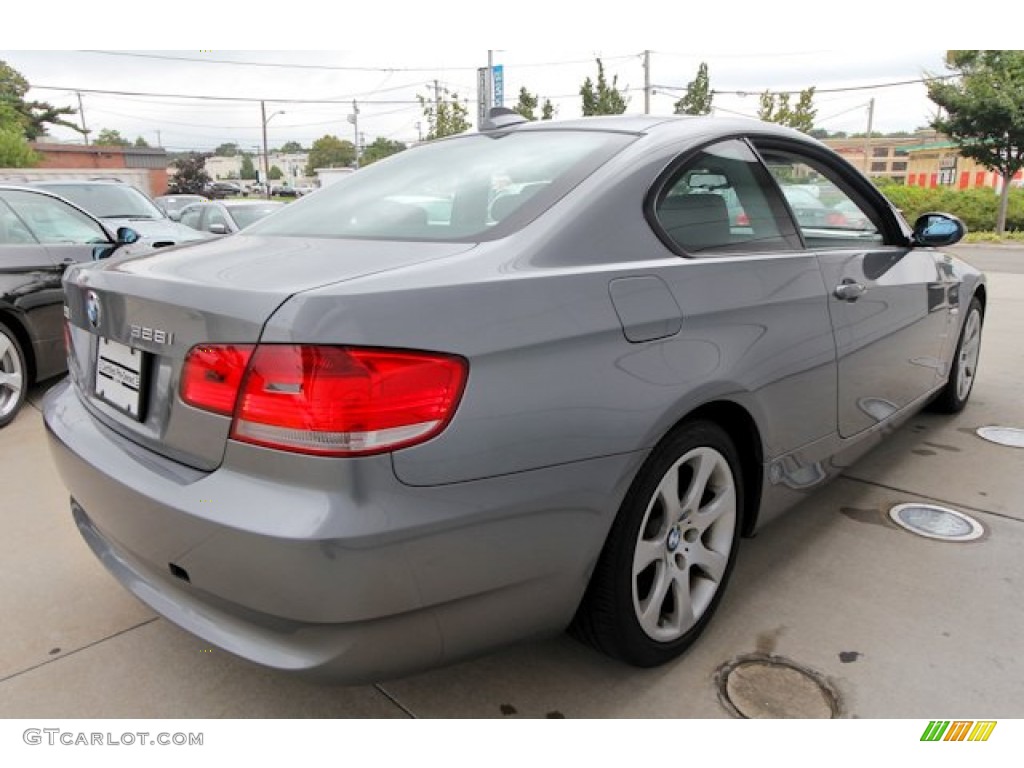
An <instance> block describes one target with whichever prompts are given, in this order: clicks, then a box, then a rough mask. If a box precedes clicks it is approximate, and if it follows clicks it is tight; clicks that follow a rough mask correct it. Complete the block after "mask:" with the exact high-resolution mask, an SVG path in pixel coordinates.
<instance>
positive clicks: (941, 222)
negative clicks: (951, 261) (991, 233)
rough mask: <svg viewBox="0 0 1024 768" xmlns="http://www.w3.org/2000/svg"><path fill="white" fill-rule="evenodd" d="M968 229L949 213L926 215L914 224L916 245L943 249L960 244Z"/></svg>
mask: <svg viewBox="0 0 1024 768" xmlns="http://www.w3.org/2000/svg"><path fill="white" fill-rule="evenodd" d="M966 234H967V227H966V226H965V225H964V223H963V222H962V221H960V219H958V218H957V217H956V216H953V215H952V214H949V213H925V214H922V215H921V216H920V217H919V218H918V220H917V221H916V222H914V245H922V246H925V247H927V248H943V247H945V246H949V245H955V244H956V243H959V242H960V241H961V240H962V239H963V237H964V235H966Z"/></svg>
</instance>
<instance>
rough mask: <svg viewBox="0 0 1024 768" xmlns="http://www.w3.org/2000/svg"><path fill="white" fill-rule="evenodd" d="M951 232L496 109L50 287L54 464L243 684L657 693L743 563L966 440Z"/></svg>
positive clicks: (718, 144) (852, 175)
mask: <svg viewBox="0 0 1024 768" xmlns="http://www.w3.org/2000/svg"><path fill="white" fill-rule="evenodd" d="M792 189H798V190H799V191H800V195H801V197H802V198H806V199H805V202H804V204H802V205H801V206H800V207H799V209H798V208H797V207H794V206H795V204H794V203H793V202H792V201H791V199H793V193H792V191H791V190H792ZM787 190H788V191H790V192H789V194H788V195H787ZM812 202H817V203H820V206H819V205H811V203H812ZM812 210H821V211H824V212H826V213H828V215H827V216H824V215H823V216H811V215H808V214H807V211H812ZM844 212H845V213H844ZM963 234H964V227H963V225H962V224H961V223H960V222H959V221H958V220H957V219H955V218H954V217H952V216H949V215H945V214H942V213H933V214H927V215H925V216H923V217H921V219H920V220H918V221H917V222H916V223H915V224H914V225H913V226H910V225H908V224H907V223H906V222H905V221H904V220H903V219H902V217H901V216H900V214H899V212H897V211H896V210H895V209H894V208H893V206H892V205H891V204H890V203H889V202H888V201H887V200H886V199H885V198H884V197H883V196H882V194H881V193H879V191H878V190H877V189H876V188H875V187H874V186H873V185H872V184H871V183H870V182H869V181H868V180H867V179H865V178H864V177H863V176H861V175H860V174H859V173H858V172H857V171H856V170H855V169H854V168H852V167H851V166H850V165H849V164H848V163H847V162H846V161H844V160H843V159H841V158H840V157H838V156H837V155H835V154H834V153H833V152H831V151H830V150H828V149H827V148H826V147H824V146H823V145H822V144H820V143H818V142H816V141H814V140H813V139H810V138H808V137H807V136H805V135H803V134H800V133H797V132H795V131H792V130H789V129H785V128H780V127H778V126H774V125H770V124H766V123H761V122H757V121H751V120H740V119H722V118H696V117H655V116H621V117H609V118H585V119H581V120H572V121H564V122H551V121H543V122H530V123H528V122H526V121H524V120H522V119H521V118H517V117H516V116H513V115H511V114H505V113H501V112H500V111H499V112H495V113H493V114H492V116H491V117H490V119H489V120H488V121H487V122H486V123H485V124H484V126H483V129H482V130H481V131H479V132H477V133H473V134H465V135H461V136H457V137H452V138H449V139H444V140H441V141H436V142H432V143H429V144H425V145H422V146H419V147H416V148H413V149H411V150H409V151H406V152H402V153H400V154H398V155H395V156H393V157H391V158H388V159H387V160H384V161H381V162H378V163H376V164H374V165H372V166H369V167H367V168H364V169H362V170H359V171H358V172H356V173H353V174H350V175H349V176H348V177H346V178H345V179H343V180H342V181H340V182H338V183H337V184H335V185H333V186H331V187H328V188H325V189H324V190H322V191H320V192H318V193H317V194H316V195H311V196H309V197H306V198H302V199H300V200H298V201H297V202H295V203H293V204H291V205H288V206H286V207H285V208H283V209H282V210H281V211H280V212H278V213H275V214H273V215H271V216H270V217H269V218H266V219H264V220H263V221H261V222H259V223H257V224H255V225H253V226H252V227H250V228H248V229H246V230H245V231H243V232H241V233H239V234H235V235H231V236H228V237H225V238H222V239H219V240H216V241H210V242H205V243H201V244H199V245H194V246H191V247H185V248H173V249H168V250H166V251H164V252H160V253H154V254H151V255H143V256H137V257H132V256H127V257H123V258H114V259H111V260H108V261H103V262H97V263H95V264H88V265H81V266H75V267H72V268H71V269H70V271H69V272H68V273H67V275H66V277H65V279H64V289H65V294H66V299H65V302H66V303H65V308H64V313H65V314H64V316H65V318H66V330H67V333H66V338H67V345H68V356H69V378H68V380H67V381H66V382H65V383H63V384H62V385H60V386H58V387H56V388H55V389H53V390H51V392H50V393H49V395H48V397H47V399H46V402H45V419H46V424H47V427H48V433H49V436H50V438H51V441H50V442H51V446H52V451H53V456H54V459H55V461H56V464H57V466H58V468H59V471H60V474H61V476H62V478H63V480H64V482H65V483H66V485H67V487H68V489H69V490H70V494H71V497H72V501H71V510H72V514H73V517H74V520H75V523H76V524H77V526H78V528H79V529H80V531H81V533H82V535H83V536H84V537H85V539H86V541H87V542H88V543H89V545H90V547H92V549H93V550H94V551H95V553H96V555H97V556H98V557H99V558H100V560H101V561H102V562H103V564H104V565H105V566H106V567H107V568H108V569H109V570H110V571H111V572H112V573H113V574H114V575H115V576H116V577H117V579H118V580H119V581H120V582H121V583H122V584H123V585H124V586H125V587H126V588H127V589H129V590H131V591H132V592H133V593H134V594H135V595H136V596H137V597H138V598H139V599H141V600H143V601H144V602H145V603H147V604H148V605H149V606H151V607H152V608H153V609H154V610H155V611H157V612H159V613H160V614H162V615H163V616H165V617H167V618H168V619H170V620H171V621H173V622H175V623H176V624H179V625H180V626H182V627H184V628H185V629H187V630H189V631H191V632H193V633H195V634H196V635H198V636H200V637H202V638H204V639H205V640H206V641H208V642H210V643H212V644H215V645H217V646H219V647H220V648H223V649H226V650H227V651H230V652H232V653H234V654H237V655H239V656H241V657H244V658H246V659H249V660H252V661H254V662H257V663H259V664H263V665H267V666H269V667H274V668H278V669H282V670H292V671H296V672H303V673H307V674H310V675H313V676H316V677H319V678H322V679H332V680H336V681H342V682H360V681H367V680H380V679H384V678H388V677H395V676H399V675H403V674H407V673H409V672H412V671H415V670H420V669H424V668H428V667H431V666H437V665H440V664H445V663H449V662H451V661H453V660H455V659H459V658H463V657H466V656H468V655H471V654H476V653H480V652H484V651H486V650H488V649H492V648H495V647H497V646H500V645H502V644H506V643H510V642H513V641H517V640H520V639H523V638H527V637H534V636H538V635H543V634H550V633H558V632H561V631H563V630H565V629H566V628H570V629H571V630H572V631H573V632H574V634H576V635H577V636H578V637H580V638H582V639H583V640H585V641H587V642H589V643H591V644H593V645H594V646H596V647H597V648H599V649H601V650H603V651H605V652H607V653H609V654H611V655H613V656H614V657H617V658H619V659H622V660H624V661H625V662H628V663H631V664H635V665H642V666H653V665H657V664H660V663H663V662H665V661H667V660H669V659H672V658H674V657H676V656H678V655H679V654H680V653H681V652H682V651H683V650H684V649H685V648H686V647H687V646H689V645H690V644H691V643H692V642H693V641H694V640H695V639H696V638H697V637H698V635H699V634H700V633H701V632H702V630H703V629H704V628H705V626H706V625H707V624H708V622H709V621H710V619H711V617H712V614H713V613H714V611H715V609H716V606H717V605H718V603H719V602H720V600H721V598H722V594H723V592H724V590H725V586H726V583H727V581H728V579H729V574H730V572H731V571H732V569H733V565H734V564H735V562H736V557H737V551H738V545H739V542H740V539H741V538H742V537H744V536H749V535H750V534H751V533H753V532H754V531H755V530H757V528H758V527H759V526H762V525H764V524H765V522H766V521H768V520H770V519H771V518H773V517H774V516H776V515H777V514H778V513H780V512H781V511H783V510H784V509H786V508H787V507H790V506H792V505H793V504H795V503H796V502H798V501H800V500H802V499H804V498H806V497H807V496H808V495H809V494H812V493H813V492H814V491H815V490H816V489H817V488H819V487H820V486H821V485H822V484H824V483H825V482H827V481H828V480H829V479H831V478H832V477H834V476H835V475H836V474H837V473H838V472H840V471H841V470H842V469H843V468H845V467H847V466H849V464H850V463H851V462H853V461H854V460H855V459H856V458H857V457H858V456H860V455H861V454H863V453H864V452H866V451H867V450H868V449H869V448H871V447H872V446H873V445H874V444H875V443H876V442H877V441H878V440H879V439H880V438H881V437H883V436H884V435H885V434H886V433H888V432H891V431H892V430H893V429H894V428H895V427H896V426H898V425H899V424H900V423H901V422H903V421H904V420H905V419H907V418H908V417H909V416H911V415H912V414H914V413H915V412H916V411H917V410H919V409H920V408H923V407H925V406H928V405H930V406H932V407H933V408H937V409H940V410H944V411H947V412H955V411H958V410H959V409H961V408H963V407H964V405H965V403H966V402H967V399H968V397H969V395H970V392H971V387H972V384H973V382H974V379H975V375H976V371H977V363H978V355H979V348H980V339H981V328H982V321H983V317H984V314H985V307H986V301H987V293H986V285H985V281H984V277H983V276H982V275H981V274H980V273H979V272H977V271H975V270H974V269H972V268H971V267H969V266H967V265H966V264H964V263H962V262H960V261H958V260H957V259H955V258H953V257H951V256H950V255H947V254H945V253H943V252H942V250H940V249H941V248H942V247H944V246H949V245H952V244H954V243H955V242H957V241H958V240H959V239H960V238H961V237H962V236H963Z"/></svg>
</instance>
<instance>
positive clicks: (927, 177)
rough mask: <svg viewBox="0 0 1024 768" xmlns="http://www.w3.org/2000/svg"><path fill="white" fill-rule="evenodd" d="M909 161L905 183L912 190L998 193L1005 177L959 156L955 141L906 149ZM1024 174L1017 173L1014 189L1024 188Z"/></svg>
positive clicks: (974, 161) (931, 143)
mask: <svg viewBox="0 0 1024 768" xmlns="http://www.w3.org/2000/svg"><path fill="white" fill-rule="evenodd" d="M905 151H906V152H907V155H908V157H909V158H910V159H909V164H908V167H907V180H906V183H907V185H908V186H911V187H953V188H954V189H975V188H978V187H987V188H990V189H999V188H1000V187H1001V186H1002V177H1001V176H1000V175H999V174H998V173H995V172H994V171H990V170H989V169H988V168H986V167H985V166H983V165H981V164H980V163H978V161H977V160H974V159H972V158H969V157H964V156H963V155H961V154H960V152H959V150H958V147H957V145H956V144H955V143H954V142H952V141H933V142H927V143H924V144H917V145H914V146H909V147H905ZM1022 181H1024V173H1022V172H1021V171H1018V172H1017V174H1016V175H1015V176H1014V177H1013V185H1014V186H1021V183H1022Z"/></svg>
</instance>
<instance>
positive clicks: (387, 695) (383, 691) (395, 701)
mask: <svg viewBox="0 0 1024 768" xmlns="http://www.w3.org/2000/svg"><path fill="white" fill-rule="evenodd" d="M0 682H2V681H0ZM373 687H374V688H376V689H377V690H378V691H380V693H381V694H382V695H383V696H384V698H386V699H387V700H388V701H390V702H391V703H392V704H394V705H395V706H396V707H398V708H399V709H400V710H402V711H403V712H405V714H407V715H408V716H409V717H410V718H412V719H413V720H418V719H419V718H418V717H416V715H415V714H414V713H413V712H412V710H410V709H409V708H408V707H406V706H405V705H404V704H402V702H400V701H399V700H398V699H396V698H395V697H394V696H392V695H391V694H390V693H388V692H387V690H386V689H385V688H384V686H383V685H381V684H380V683H374V684H373Z"/></svg>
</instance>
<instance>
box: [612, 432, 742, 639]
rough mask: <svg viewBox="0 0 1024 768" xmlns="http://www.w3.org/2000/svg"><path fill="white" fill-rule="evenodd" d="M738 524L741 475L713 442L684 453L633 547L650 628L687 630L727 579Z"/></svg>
mask: <svg viewBox="0 0 1024 768" xmlns="http://www.w3.org/2000/svg"><path fill="white" fill-rule="evenodd" d="M736 524H737V495H736V481H735V478H734V477H733V473H732V470H731V469H730V467H729V463H728V461H727V460H726V458H725V456H723V455H722V454H721V453H719V452H718V451H717V450H715V449H713V448H710V447H700V448H695V449H693V450H691V451H689V452H687V453H686V454H684V455H683V456H682V457H681V458H680V459H678V460H677V461H676V462H675V463H674V464H672V466H671V467H670V468H669V470H668V471H667V472H666V473H665V475H664V476H663V477H662V479H661V481H660V482H659V483H658V486H657V488H656V489H655V491H654V493H653V494H652V496H651V499H650V501H649V502H648V505H647V510H646V512H645V514H644V518H643V521H642V523H641V525H640V531H639V534H638V535H637V541H636V546H635V549H634V554H633V570H632V577H633V578H632V592H633V608H634V610H635V612H636V618H637V621H638V622H639V624H640V627H641V628H642V629H643V631H644V633H645V634H646V635H647V636H648V637H650V638H651V639H653V640H656V641H659V642H670V641H673V640H676V639H677V638H679V637H681V636H682V635H684V634H686V632H687V631H689V630H690V629H691V628H692V627H693V626H694V625H695V624H696V623H697V622H698V621H699V620H700V618H701V616H702V615H703V614H704V612H705V611H706V610H707V609H708V606H709V605H711V603H712V600H713V599H714V596H715V594H716V593H717V592H718V589H719V587H720V586H721V584H722V583H723V580H724V578H725V576H726V571H727V567H728V564H729V556H730V553H731V548H732V545H733V539H734V537H733V533H734V531H735V527H736Z"/></svg>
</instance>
